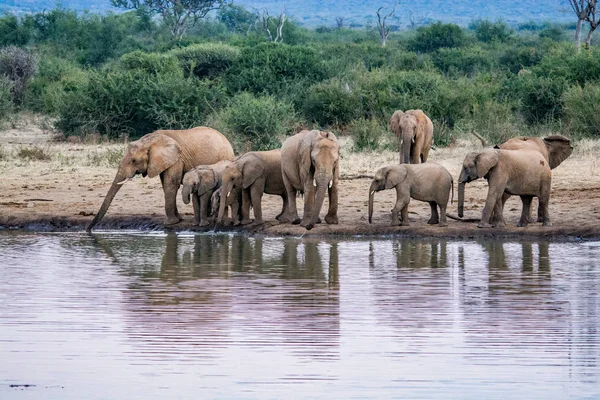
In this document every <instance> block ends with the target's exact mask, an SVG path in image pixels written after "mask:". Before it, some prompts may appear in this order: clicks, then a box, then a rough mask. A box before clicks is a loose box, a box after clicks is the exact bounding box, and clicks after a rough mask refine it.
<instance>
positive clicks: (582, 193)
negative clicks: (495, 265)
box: [0, 127, 600, 238]
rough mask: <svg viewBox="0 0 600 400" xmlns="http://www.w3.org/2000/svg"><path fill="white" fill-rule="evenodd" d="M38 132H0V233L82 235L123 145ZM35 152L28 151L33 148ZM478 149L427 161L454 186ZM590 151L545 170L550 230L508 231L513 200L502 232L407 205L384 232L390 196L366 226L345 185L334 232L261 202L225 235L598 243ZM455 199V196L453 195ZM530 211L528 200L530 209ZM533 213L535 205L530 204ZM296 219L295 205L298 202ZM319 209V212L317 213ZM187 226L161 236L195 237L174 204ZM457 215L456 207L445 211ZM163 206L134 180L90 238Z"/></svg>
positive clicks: (479, 188) (479, 200)
mask: <svg viewBox="0 0 600 400" xmlns="http://www.w3.org/2000/svg"><path fill="white" fill-rule="evenodd" d="M50 138H51V136H50V135H49V134H45V133H44V132H42V131H40V130H39V129H38V130H36V128H32V127H22V128H20V129H17V130H5V131H2V132H0V173H1V174H2V180H1V181H0V227H1V228H2V229H27V230H40V231H54V230H57V231H65V230H66V231H78V230H83V229H85V226H86V225H87V224H88V223H89V222H90V221H91V219H92V218H93V217H92V216H93V215H94V213H95V212H96V211H97V210H98V208H99V207H100V204H101V203H102V199H103V197H104V195H105V194H106V191H107V189H108V187H109V186H110V183H111V182H112V179H113V177H114V174H115V172H116V166H115V162H118V160H119V159H120V157H119V152H121V151H122V149H123V148H124V145H123V144H109V145H106V144H85V145H84V144H80V143H73V144H67V143H53V142H51V141H50V140H49V139H50ZM34 146H35V147H34ZM347 147H349V146H348V145H346V146H345V148H344V149H343V158H342V167H341V169H342V174H343V175H344V176H345V177H353V176H357V175H361V174H372V173H373V172H374V171H375V170H376V169H377V168H379V167H381V166H384V165H389V164H392V163H394V162H396V160H397V155H396V154H395V153H393V152H383V153H377V154H354V153H351V152H350V151H349V149H348V148H347ZM32 148H38V149H41V150H42V152H43V153H44V154H46V155H48V156H49V157H50V159H49V160H32V159H28V158H27V157H26V156H24V155H23V154H24V153H27V152H23V151H22V149H32ZM476 148H478V144H477V143H476V142H475V141H473V140H470V139H466V140H464V141H460V142H459V144H458V145H457V146H454V147H452V148H447V149H439V150H437V151H434V152H432V154H431V161H435V162H438V163H440V164H442V165H444V166H445V167H446V168H448V170H449V171H450V172H451V173H452V174H453V176H454V177H455V178H456V177H457V176H458V173H459V170H460V166H461V163H462V159H463V157H464V154H466V152H467V151H469V150H471V149H476ZM598 149H600V144H599V143H598V142H579V143H578V144H577V145H576V149H575V151H574V153H573V155H572V156H571V158H569V159H568V160H566V161H565V162H564V163H563V164H562V165H561V166H559V167H558V168H557V169H555V170H554V171H553V182H552V196H551V202H550V213H551V217H552V222H553V226H552V227H547V228H544V227H542V226H541V224H538V223H535V224H531V225H530V226H528V227H526V228H516V227H515V224H516V222H517V220H518V218H519V215H520V209H521V204H520V199H519V198H518V197H513V198H511V199H510V200H509V201H508V202H507V204H506V208H505V219H506V221H507V227H506V228H504V229H478V228H477V227H476V223H466V222H459V221H453V220H450V221H449V226H448V227H446V228H440V227H437V226H429V225H427V224H426V223H425V222H426V221H427V219H428V218H429V205H428V204H427V203H422V202H418V201H412V202H411V204H410V206H409V210H410V214H409V218H410V222H411V226H409V227H390V226H389V222H390V212H389V211H390V210H391V208H392V207H393V203H394V200H395V192H394V191H392V190H388V191H384V192H379V193H377V194H376V195H375V213H374V218H373V224H371V225H370V224H369V223H368V220H367V194H368V193H367V191H368V186H369V183H370V180H369V179H368V178H360V179H344V180H342V182H341V184H340V196H339V197H340V204H339V220H340V224H339V225H326V224H321V225H318V226H317V227H315V228H314V229H313V230H312V231H308V232H307V231H306V230H304V229H303V228H301V227H299V226H292V225H285V224H279V223H278V222H277V221H274V217H275V215H276V214H277V213H278V212H279V210H280V208H281V203H280V202H281V200H280V199H279V198H278V197H274V196H269V195H265V197H264V198H263V213H264V216H265V219H266V220H267V221H269V222H267V223H266V224H264V225H262V226H254V227H253V226H250V227H243V228H238V227H236V228H230V230H235V231H247V232H250V233H256V232H260V233H262V234H267V235H311V236H312V235H373V234H392V235H407V236H444V237H452V238H470V237H481V236H490V237H524V238H525V237H527V238H529V237H544V238H565V237H581V238H600V168H598V165H597V160H598V155H599V154H600V152H599V151H598ZM486 193H487V183H486V182H485V181H484V180H479V181H476V182H473V183H471V184H469V185H468V186H467V190H466V196H465V217H467V218H478V217H480V215H481V210H482V209H483V205H484V202H485V196H486ZM455 197H456V196H455ZM534 203H536V201H535V200H534ZM536 204H537V203H536ZM298 206H299V209H300V210H301V209H302V208H301V207H302V201H301V199H298ZM325 207H326V204H325V205H324V208H325ZM179 208H180V212H182V214H183V215H184V218H185V220H184V221H183V222H181V223H180V224H178V225H176V226H173V227H169V228H166V230H198V231H202V230H203V229H201V228H199V227H194V226H193V224H192V222H193V211H192V207H191V205H184V204H183V203H182V202H181V200H179ZM450 209H451V212H452V213H456V203H455V204H454V205H452V206H450ZM163 218H164V199H163V194H162V189H161V187H160V181H159V179H158V178H156V179H147V178H141V177H136V178H135V179H133V180H132V181H131V182H128V183H127V184H126V185H124V187H123V188H122V190H121V191H120V192H119V194H118V195H117V197H116V198H115V200H114V201H113V204H112V205H111V207H110V209H109V211H108V214H107V216H106V217H105V218H104V220H103V221H102V222H101V224H100V225H98V229H99V230H102V229H161V230H162V229H164V227H163V225H162V222H163Z"/></svg>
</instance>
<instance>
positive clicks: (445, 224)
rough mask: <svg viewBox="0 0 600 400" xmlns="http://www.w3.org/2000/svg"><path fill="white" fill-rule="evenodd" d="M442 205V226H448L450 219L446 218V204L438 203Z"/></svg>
mask: <svg viewBox="0 0 600 400" xmlns="http://www.w3.org/2000/svg"><path fill="white" fill-rule="evenodd" d="M438 205H439V207H440V226H448V220H447V219H446V207H447V205H446V204H438Z"/></svg>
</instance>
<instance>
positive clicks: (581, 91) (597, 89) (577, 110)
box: [564, 83, 600, 137]
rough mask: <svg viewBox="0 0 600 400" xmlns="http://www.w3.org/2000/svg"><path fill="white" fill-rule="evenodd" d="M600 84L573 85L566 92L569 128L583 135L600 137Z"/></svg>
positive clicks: (565, 105) (565, 109) (565, 103)
mask: <svg viewBox="0 0 600 400" xmlns="http://www.w3.org/2000/svg"><path fill="white" fill-rule="evenodd" d="M598 104H600V85H598V84H590V83H588V84H586V85H585V86H584V87H583V88H582V87H581V86H578V85H576V86H572V87H571V88H569V89H568V90H567V91H565V94H564V114H565V118H566V122H567V125H568V127H569V130H571V132H573V133H574V134H577V135H581V136H588V137H589V136H594V137H600V113H598Z"/></svg>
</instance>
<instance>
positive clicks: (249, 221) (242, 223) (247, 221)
mask: <svg viewBox="0 0 600 400" xmlns="http://www.w3.org/2000/svg"><path fill="white" fill-rule="evenodd" d="M251 223H252V220H251V219H243V220H241V221H240V225H248V224H251Z"/></svg>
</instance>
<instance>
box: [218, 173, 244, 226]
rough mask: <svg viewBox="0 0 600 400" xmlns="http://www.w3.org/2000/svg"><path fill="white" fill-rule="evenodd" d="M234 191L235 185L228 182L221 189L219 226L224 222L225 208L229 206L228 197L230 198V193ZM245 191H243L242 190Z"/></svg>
mask: <svg viewBox="0 0 600 400" xmlns="http://www.w3.org/2000/svg"><path fill="white" fill-rule="evenodd" d="M232 189H233V183H230V182H227V183H224V184H223V185H222V186H221V188H220V189H219V190H220V191H221V201H220V202H219V203H220V204H219V215H218V216H217V224H221V223H222V222H223V215H225V206H226V204H227V201H226V200H225V199H227V197H229V192H231V190H232ZM242 190H243V189H242Z"/></svg>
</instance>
